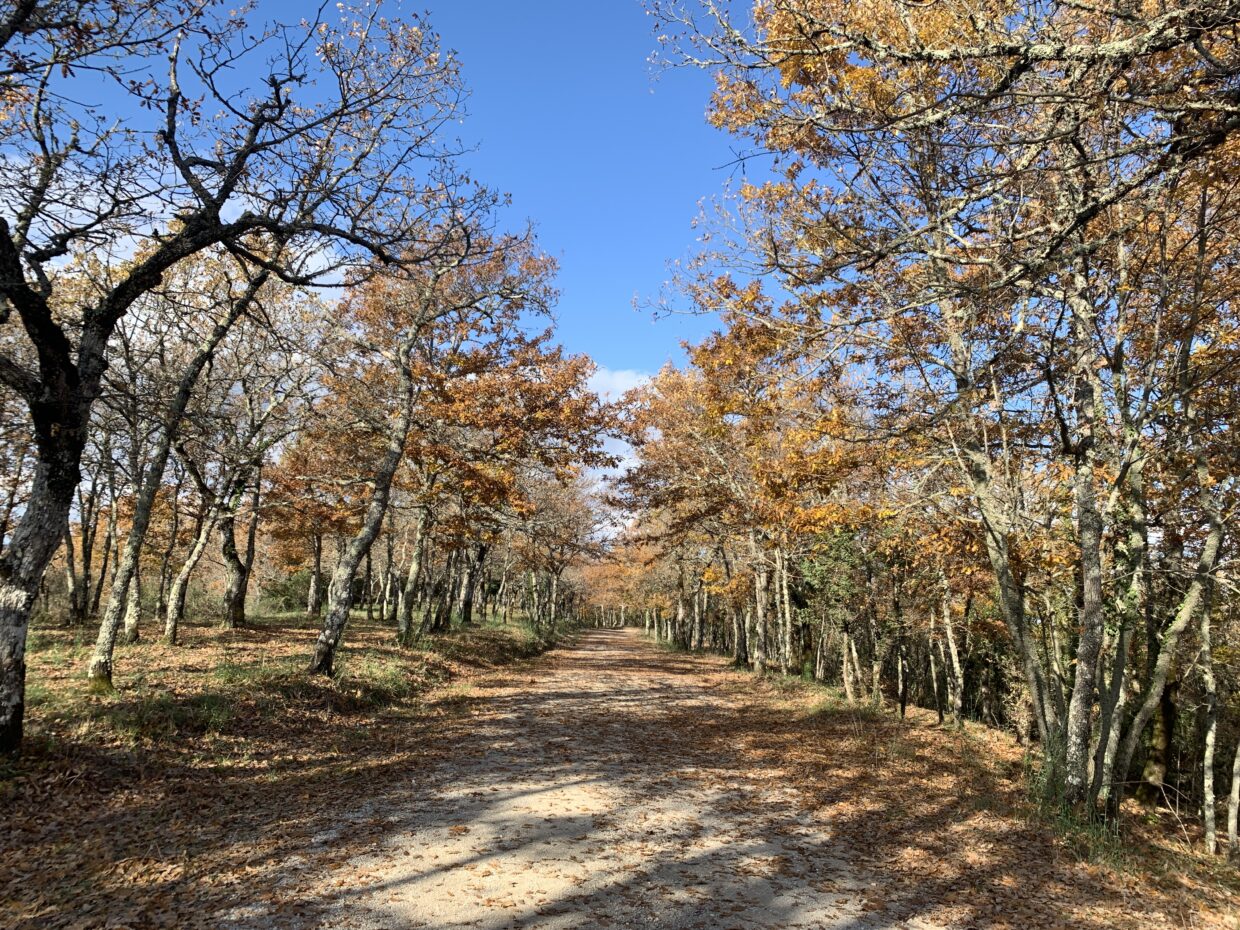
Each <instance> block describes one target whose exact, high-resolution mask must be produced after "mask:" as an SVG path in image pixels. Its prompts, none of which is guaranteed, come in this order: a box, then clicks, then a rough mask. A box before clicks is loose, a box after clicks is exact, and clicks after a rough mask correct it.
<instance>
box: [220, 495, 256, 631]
mask: <svg viewBox="0 0 1240 930" xmlns="http://www.w3.org/2000/svg"><path fill="white" fill-rule="evenodd" d="M236 524H237V517H236V511H235V510H232V509H231V508H230V509H229V510H227V511H226V512H225V513H223V514H221V516H220V519H219V520H218V521H217V523H216V525H215V530H216V532H217V533H218V534H219V538H220V556H221V557H222V558H223V560H224V617H223V625H224V628H225V629H228V630H235V629H237V628H239V627H243V626H245V596H246V592H247V590H248V588H249V581H250V578H249V575H250V573H249V571H248V570H247V569H246V566H245V562H243V561H242V560H241V556H240V554H239V553H238V552H237V536H236Z"/></svg>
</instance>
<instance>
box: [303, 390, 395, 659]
mask: <svg viewBox="0 0 1240 930" xmlns="http://www.w3.org/2000/svg"><path fill="white" fill-rule="evenodd" d="M401 386H402V389H403V390H402V397H401V404H402V405H401V411H400V416H399V418H398V419H397V422H396V424H395V426H394V427H393V429H392V431H391V432H390V433H389V434H388V436H387V444H386V449H385V451H384V454H383V458H382V459H381V460H380V462H379V465H378V468H377V469H376V471H375V475H374V484H373V490H372V491H371V495H370V501H369V502H368V503H367V505H366V512H365V515H364V516H363V518H362V525H361V526H360V527H359V528H358V531H357V534H356V535H355V536H354V537H353V539H351V540H350V541H349V544H348V546H347V547H346V548H345V550H344V552H343V553H341V558H340V561H339V563H338V564H337V565H336V571H335V572H334V573H333V575H332V583H331V588H330V590H331V605H330V607H329V608H328V611H327V619H326V620H325V621H324V623H323V629H322V631H321V632H320V633H319V637H318V640H317V642H316V643H315V647H314V655H313V656H312V657H311V659H310V666H309V669H308V671H309V672H310V673H311V674H317V675H330V674H331V673H332V668H333V664H334V662H335V658H336V650H337V649H338V648H339V647H340V641H341V638H342V637H343V636H344V628H345V624H346V623H347V622H348V619H349V610H350V609H351V608H352V606H353V581H354V579H355V578H356V577H357V570H358V567H359V566H360V565H361V563H362V559H363V558H365V557H366V555H367V554H369V552H370V547H371V546H372V545H373V544H374V541H375V538H376V537H377V536H378V535H379V531H380V530H381V529H382V528H383V520H384V518H385V517H386V516H387V508H388V500H389V499H390V497H391V491H392V479H393V477H395V475H396V469H397V468H399V467H400V463H401V459H402V458H403V457H404V451H405V440H406V439H407V438H408V435H409V426H410V422H411V418H412V414H413V410H412V407H413V397H414V384H413V378H412V376H411V375H410V373H409V370H408V368H402V370H401Z"/></svg>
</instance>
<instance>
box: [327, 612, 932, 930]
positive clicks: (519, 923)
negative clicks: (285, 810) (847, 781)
mask: <svg viewBox="0 0 1240 930" xmlns="http://www.w3.org/2000/svg"><path fill="white" fill-rule="evenodd" d="M515 674H516V680H513V678H514V673H513V672H512V671H511V670H510V671H509V672H508V673H507V674H506V676H497V677H496V678H495V679H494V680H484V681H482V682H480V683H476V684H475V686H474V687H475V688H477V689H479V699H478V700H477V702H476V704H475V706H474V707H473V708H472V712H471V713H468V714H462V715H460V717H459V719H457V720H455V721H454V722H453V723H450V724H449V732H448V733H446V734H444V736H443V738H444V739H445V740H447V741H448V744H449V745H447V746H446V747H445V750H446V751H443V752H437V753H435V754H434V759H435V761H434V762H433V764H431V765H430V766H429V767H428V768H427V769H425V770H422V771H418V772H414V773H411V779H410V780H409V781H408V782H406V783H405V785H406V786H407V788H406V787H402V788H401V789H400V790H399V791H398V792H396V793H389V794H386V795H384V796H383V797H381V798H376V799H374V800H373V801H371V802H369V803H368V804H367V809H366V810H364V811H353V812H352V813H351V815H349V814H346V816H344V817H343V818H342V820H343V821H345V822H346V823H347V822H348V821H349V820H351V819H352V820H357V819H359V818H360V819H365V818H370V819H372V820H373V818H374V816H375V815H376V814H382V815H386V820H387V821H388V823H389V824H390V829H389V830H387V831H386V832H385V835H383V837H382V838H381V840H380V841H379V842H378V843H377V844H376V847H375V848H374V849H373V852H372V853H370V854H368V855H366V856H364V857H362V858H359V859H354V860H352V861H350V862H349V863H347V864H346V865H344V867H343V868H340V869H336V870H333V872H332V873H331V875H330V876H329V877H327V878H325V879H324V880H323V884H324V885H328V886H330V891H329V890H328V889H326V888H324V889H323V890H324V891H327V893H328V894H329V895H330V896H331V897H332V898H333V899H334V904H333V906H332V908H331V912H330V915H329V916H328V918H327V920H326V921H325V922H324V923H323V924H322V926H326V927H331V928H337V930H397V928H406V927H409V928H412V927H433V928H443V930H454V928H466V927H468V928H479V930H501V928H514V930H516V928H522V930H524V928H549V930H550V928H555V930H559V928H604V927H605V928H617V930H625V928H637V927H668V928H704V930H706V928H709V930H715V928H717V930H727V928H758V927H771V928H775V927H779V928H793V927H805V928H810V927H813V928H840V930H843V928H852V930H859V928H880V927H909V928H911V927H928V926H930V925H929V924H925V923H922V922H920V921H912V922H906V921H900V922H893V921H891V919H890V918H887V919H882V918H880V917H879V915H877V914H874V913H868V914H867V904H866V898H867V894H868V893H869V892H868V889H869V885H868V883H867V882H866V881H864V880H863V879H862V878H861V877H860V876H859V874H858V873H857V872H855V871H854V870H853V868H851V867H850V866H849V865H848V863H847V862H846V855H845V854H844V853H843V851H842V850H841V849H840V848H839V847H838V845H837V844H836V843H833V841H832V838H831V836H830V833H829V830H828V825H827V824H825V823H823V822H822V821H821V820H818V819H816V818H814V817H813V815H812V814H811V813H810V812H809V811H808V810H807V809H806V808H805V807H803V806H802V804H801V803H800V802H799V799H798V797H797V795H796V793H795V792H794V791H793V790H792V789H790V788H788V787H786V786H785V785H784V784H783V778H782V777H781V776H780V775H779V773H778V771H777V770H776V769H772V768H767V767H764V765H763V763H762V761H761V760H760V759H759V760H755V759H753V758H751V757H748V756H746V755H745V753H744V752H743V748H742V747H743V745H744V743H745V737H746V734H745V733H743V732H740V733H729V732H726V727H727V726H728V725H729V724H730V722H731V718H730V706H731V705H730V703H729V700H728V691H729V686H731V687H734V686H735V680H736V675H737V673H736V672H734V671H730V670H728V669H727V667H726V665H725V663H723V662H722V660H719V659H714V658H710V657H702V656H691V655H684V654H677V653H671V652H667V651H664V650H661V649H659V648H658V647H656V646H654V645H653V644H652V643H651V642H650V641H649V640H648V639H646V638H645V637H643V636H642V635H641V634H640V633H639V632H637V631H633V630H616V631H591V632H588V633H585V634H583V635H581V636H580V637H579V638H578V639H577V641H576V643H575V644H573V645H571V646H568V647H565V648H562V649H558V650H556V651H555V652H552V653H550V654H549V655H547V656H544V657H543V658H541V659H539V660H537V661H536V662H534V663H532V664H530V665H529V666H526V667H525V668H523V669H521V670H519V671H518V672H517V673H515ZM721 727H723V728H725V731H723V732H721V729H720V728H721ZM733 737H735V739H733ZM344 829H346V830H347V829H348V828H347V827H345V828H344ZM326 841H328V842H330V838H326Z"/></svg>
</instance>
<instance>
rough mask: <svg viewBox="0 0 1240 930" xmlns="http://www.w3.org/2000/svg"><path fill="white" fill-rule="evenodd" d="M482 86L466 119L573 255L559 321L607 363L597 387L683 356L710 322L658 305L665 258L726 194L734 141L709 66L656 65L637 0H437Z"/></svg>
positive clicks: (571, 342) (553, 238)
mask: <svg viewBox="0 0 1240 930" xmlns="http://www.w3.org/2000/svg"><path fill="white" fill-rule="evenodd" d="M427 8H428V10H429V13H430V20H431V23H432V25H433V27H434V28H435V29H436V30H437V31H438V32H439V33H440V34H441V37H442V41H443V44H444V46H445V47H448V48H452V49H455V50H456V51H457V53H458V54H459V58H460V60H461V62H462V67H463V73H464V77H465V81H466V83H467V85H468V86H469V87H470V89H471V99H470V102H469V118H468V119H467V121H466V124H465V125H464V126H463V127H462V133H463V136H464V138H465V139H466V140H467V141H476V142H477V144H478V146H479V147H478V150H477V152H476V153H474V154H472V155H471V156H470V158H469V164H470V166H471V169H472V170H473V171H474V173H475V174H476V175H477V177H478V179H479V180H481V181H482V182H484V183H486V184H488V185H490V186H491V187H494V188H496V189H499V190H502V191H505V192H507V193H509V194H511V195H512V198H513V203H512V208H511V214H510V218H511V221H512V222H513V223H517V222H520V221H521V220H523V219H525V218H529V219H530V220H532V221H533V222H534V223H535V225H536V228H537V231H538V235H539V239H540V241H541V243H542V246H543V248H544V249H545V250H546V251H547V252H549V253H550V254H552V255H554V256H556V257H557V258H558V259H559V261H560V264H561V270H560V277H559V285H560V288H561V291H562V297H561V300H560V305H559V310H558V318H559V335H560V340H561V341H562V342H563V343H564V345H565V346H566V347H567V348H568V349H569V350H570V351H573V352H585V353H588V354H589V355H591V356H593V357H594V359H595V360H596V361H597V362H598V363H599V365H601V366H603V367H604V368H605V369H607V371H606V372H605V373H604V374H603V376H602V377H601V378H600V386H611V383H612V382H614V385H615V386H618V387H623V386H627V382H629V381H631V380H632V376H631V375H630V374H627V373H633V372H637V373H642V372H653V371H656V370H657V369H658V368H659V366H660V365H662V364H663V363H664V362H665V361H667V360H668V359H669V358H670V359H679V358H680V357H681V352H680V349H679V343H680V341H681V340H683V339H690V340H693V339H698V338H700V337H701V336H703V335H705V334H706V332H708V331H709V329H710V328H711V326H712V321H711V320H709V319H706V318H700V317H684V316H677V317H671V318H665V319H661V320H659V321H657V322H655V321H653V320H652V316H651V312H650V310H649V309H642V310H636V309H634V306H633V300H634V297H637V298H639V299H643V298H645V299H649V298H653V297H655V296H657V294H658V293H659V290H660V288H661V286H662V284H663V282H664V281H665V280H666V279H667V277H668V262H669V261H670V260H673V259H676V258H682V257H685V256H687V255H688V254H690V253H691V252H692V250H693V245H694V240H695V232H694V230H693V229H692V228H691V224H692V221H693V219H694V217H695V216H697V215H698V212H699V210H700V201H701V200H702V199H703V198H709V197H713V196H716V195H718V194H719V193H720V192H721V190H722V189H723V187H724V186H725V184H726V183H727V181H728V179H729V177H730V176H731V175H732V173H733V170H734V169H733V168H732V167H730V166H729V163H730V162H731V161H733V160H734V157H735V156H734V154H733V145H734V144H735V143H734V140H731V139H730V138H729V137H728V136H726V135H725V134H723V133H721V132H719V131H717V130H715V129H714V128H712V127H711V126H709V125H708V124H707V123H706V120H705V111H706V106H707V102H708V99H709V95H710V91H711V86H712V82H711V78H710V75H708V74H705V73H702V72H698V71H688V70H684V69H677V70H671V71H663V70H660V69H658V68H656V67H654V66H652V65H651V64H650V56H651V54H652V53H653V52H654V51H655V50H656V42H655V32H654V28H653V27H654V22H653V20H652V19H651V17H649V16H647V15H646V13H645V10H644V9H643V7H642V6H641V4H640V3H639V2H638V0H590V2H583V0H527V2H513V0H451V2H449V0H429V3H428V5H427Z"/></svg>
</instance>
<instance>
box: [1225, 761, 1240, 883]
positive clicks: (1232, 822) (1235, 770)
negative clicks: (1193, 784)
mask: <svg viewBox="0 0 1240 930" xmlns="http://www.w3.org/2000/svg"><path fill="white" fill-rule="evenodd" d="M1227 853H1228V855H1229V856H1231V857H1232V858H1233V859H1234V858H1235V857H1236V856H1240V740H1238V741H1237V742H1236V754H1235V755H1234V756H1233V757H1232V762H1231V793H1230V794H1229V795H1228V796H1227Z"/></svg>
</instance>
